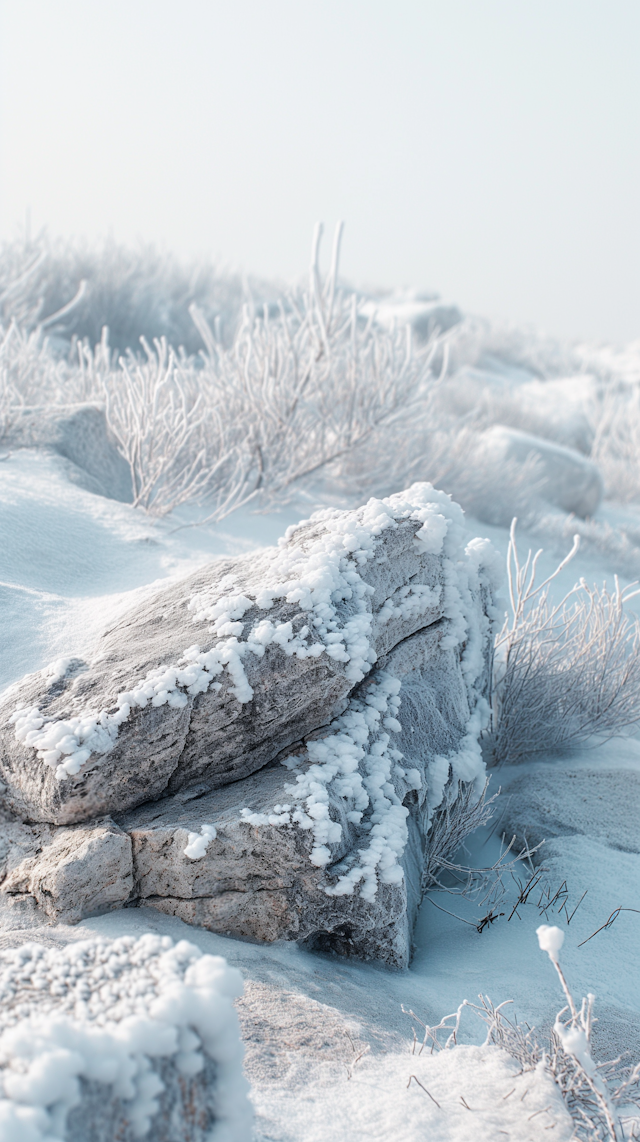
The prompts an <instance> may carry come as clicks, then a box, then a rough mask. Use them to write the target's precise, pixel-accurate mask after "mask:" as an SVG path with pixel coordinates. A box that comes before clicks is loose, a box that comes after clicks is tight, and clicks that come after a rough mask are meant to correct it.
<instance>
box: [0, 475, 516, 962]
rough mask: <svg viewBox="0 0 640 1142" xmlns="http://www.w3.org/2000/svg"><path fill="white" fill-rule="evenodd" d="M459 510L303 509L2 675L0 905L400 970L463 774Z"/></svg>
mask: <svg viewBox="0 0 640 1142" xmlns="http://www.w3.org/2000/svg"><path fill="white" fill-rule="evenodd" d="M461 522H462V517H461V512H460V511H459V509H458V508H456V507H455V505H452V504H451V502H450V501H449V499H448V497H446V496H444V494H442V493H438V492H435V491H434V490H433V489H432V488H430V486H429V485H416V486H415V487H414V488H413V489H410V490H409V492H406V493H403V494H402V495H400V496H397V497H390V499H389V500H387V501H383V502H382V501H371V502H370V503H369V504H368V505H367V506H366V507H365V508H363V509H360V510H359V511H358V512H351V513H348V512H338V513H336V512H329V513H322V514H320V515H319V516H317V517H314V519H312V520H311V521H308V522H307V523H305V524H303V525H300V526H299V527H297V528H295V529H293V530H292V531H291V532H290V533H289V534H288V536H287V538H286V541H285V542H284V543H283V544H282V545H281V547H280V548H278V549H272V550H269V551H266V552H260V553H257V554H256V555H254V556H248V557H243V558H241V559H235V560H222V561H220V562H219V563H217V564H214V565H211V566H210V567H207V568H205V569H204V570H201V571H200V572H198V573H197V574H196V575H194V576H191V577H190V578H189V579H187V580H184V581H182V582H181V583H180V584H178V585H173V586H170V587H168V588H165V589H163V590H162V591H159V592H157V593H156V594H154V595H153V597H152V598H151V599H148V600H147V601H146V603H144V604H143V605H142V606H141V608H140V609H139V610H138V611H136V612H132V613H131V614H129V615H128V616H126V618H125V619H124V620H121V621H120V622H119V623H118V624H117V625H116V626H115V627H114V628H112V629H111V630H109V631H107V632H105V635H104V636H103V638H102V639H101V641H100V644H99V646H98V648H97V650H96V653H95V655H94V656H93V658H92V661H91V663H83V662H80V661H78V660H69V661H68V662H67V663H66V664H64V668H58V669H57V671H56V672H55V673H54V675H53V676H52V675H51V674H49V675H47V674H46V672H43V674H42V675H38V676H35V675H34V676H31V677H30V678H28V679H26V680H25V681H24V682H23V684H22V685H21V686H20V687H18V688H14V689H13V691H12V693H11V694H9V695H8V696H7V697H6V698H5V704H4V711H5V714H4V727H3V731H2V755H1V762H2V766H3V777H4V780H5V782H6V785H7V790H6V793H5V797H4V801H5V812H6V813H7V814H9V815H13V816H12V818H11V820H12V822H13V823H12V824H11V828H12V829H13V830H14V833H13V834H12V836H13V840H12V849H11V852H10V853H9V856H8V858H7V868H6V871H5V878H4V882H3V883H2V885H1V886H0V894H1V895H2V897H3V898H4V899H5V900H9V899H12V900H13V901H17V900H18V898H20V900H21V901H22V902H23V904H24V905H25V906H26V904H28V903H29V902H31V904H32V906H33V907H35V908H37V909H39V910H40V911H41V912H42V913H44V914H45V915H46V916H47V917H49V918H50V919H53V920H56V919H65V920H68V921H69V920H70V921H73V920H77V919H79V918H80V917H81V916H83V915H88V914H90V913H91V912H95V911H98V910H99V909H101V908H102V909H105V908H111V907H117V906H119V905H122V904H124V903H126V904H127V905H129V906H131V905H135V904H143V905H151V906H153V907H154V908H157V909H159V910H161V911H163V912H167V913H171V914H173V915H177V916H179V917H180V918H182V919H183V920H185V921H187V922H189V923H192V924H196V925H200V926H203V927H207V928H210V929H211V930H214V931H219V932H224V933H231V934H232V935H234V936H239V937H243V938H248V939H255V940H266V941H273V940H277V939H287V940H298V941H304V942H307V943H308V944H310V945H311V946H314V947H318V948H323V949H334V950H336V951H339V952H342V953H352V954H355V955H358V956H360V957H364V958H375V959H381V960H383V961H384V962H386V963H387V964H388V965H390V966H396V967H398V966H405V965H406V964H407V963H408V960H409V954H410V941H411V932H412V928H413V923H414V919H415V915H416V911H417V908H418V905H419V902H420V899H421V894H422V880H423V872H424V866H425V858H426V854H427V851H428V832H429V824H430V819H431V815H432V812H433V810H434V809H435V808H437V806H438V805H439V804H440V803H441V801H442V797H443V796H444V795H445V791H446V795H447V796H450V797H455V795H456V791H457V789H458V784H459V783H460V782H475V783H476V785H477V787H478V789H479V790H480V789H481V788H482V784H483V777H484V766H483V762H482V757H481V752H480V748H479V745H478V735H479V732H480V730H481V729H482V726H483V724H484V719H485V718H486V713H487V711H488V707H487V705H486V702H485V700H484V698H485V695H486V693H487V691H488V686H489V678H490V674H491V649H492V642H493V639H492V622H493V615H494V612H493V605H492V590H493V586H494V585H495V583H494V570H493V562H494V559H495V553H493V552H492V550H491V548H490V545H488V544H487V543H486V541H477V540H474V541H472V543H471V544H470V545H469V546H468V547H465V546H464V543H465V537H464V532H463V529H462V527H461ZM267 616H268V617H267ZM194 636H195V638H196V639H197V642H198V644H199V645H198V646H197V647H196V648H195V649H194V650H193V651H192V652H191V653H190V654H189V655H188V656H187V659H186V660H185V661H186V665H185V664H184V663H183V665H182V666H179V667H174V666H173V665H172V664H175V663H176V662H178V663H179V662H180V658H181V655H184V648H185V647H186V646H188V645H189V643H190V642H193V640H194ZM241 636H242V637H241ZM203 647H204V648H205V649H202V648H203ZM159 663H160V664H162V665H161V666H160V668H159V667H158V664H159ZM149 672H150V673H149ZM145 675H147V682H146V683H145ZM132 678H133V680H134V685H133V686H132ZM127 684H128V690H127V693H126V694H124V695H123V693H122V691H124V690H125V688H126V687H127ZM154 696H155V697H154ZM154 702H155V704H154ZM18 706H20V707H21V708H20V709H16V708H17V707H18ZM100 709H102V710H103V711H104V712H103V714H102V715H101V717H100V718H96V716H95V714H94V715H91V716H90V711H91V710H93V711H94V712H95V711H100ZM88 711H89V712H88ZM114 719H117V725H116V726H115V731H114V727H113V722H114ZM64 735H66V737H65V736H64ZM109 735H111V736H109ZM65 741H66V742H67V745H66V746H65ZM69 743H70V746H69ZM92 750H95V752H92ZM69 763H71V764H69ZM74 767H75V768H74ZM56 770H57V772H56ZM108 813H109V814H113V818H111V817H107V816H105V814H108ZM20 818H21V820H20ZM87 818H89V820H88V821H87ZM83 821H87V823H76V824H73V825H69V824H67V823H68V822H83ZM23 822H27V823H23ZM56 826H58V827H56Z"/></svg>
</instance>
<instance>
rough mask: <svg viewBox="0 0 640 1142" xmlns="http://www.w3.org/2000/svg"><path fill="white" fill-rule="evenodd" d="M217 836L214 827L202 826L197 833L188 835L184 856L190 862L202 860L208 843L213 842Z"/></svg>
mask: <svg viewBox="0 0 640 1142" xmlns="http://www.w3.org/2000/svg"><path fill="white" fill-rule="evenodd" d="M217 835H218V833H217V830H216V827H215V825H203V826H202V828H201V829H200V832H199V833H189V835H188V837H187V847H186V849H184V850H183V851H184V855H185V856H188V857H189V858H190V859H191V860H202V858H203V856H204V855H205V853H206V851H207V849H208V847H209V843H210V842H211V841H215V839H216V837H217Z"/></svg>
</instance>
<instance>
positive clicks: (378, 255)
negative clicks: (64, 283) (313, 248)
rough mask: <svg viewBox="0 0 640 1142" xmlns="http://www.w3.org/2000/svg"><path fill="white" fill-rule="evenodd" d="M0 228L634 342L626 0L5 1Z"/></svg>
mask: <svg viewBox="0 0 640 1142" xmlns="http://www.w3.org/2000/svg"><path fill="white" fill-rule="evenodd" d="M0 37H1V40H0V52H1V58H0V64H1V78H0V85H1V86H0V99H1V103H0V179H1V182H0V236H8V235H11V234H12V233H13V232H15V229H16V227H17V226H18V225H23V220H24V217H25V209H26V207H27V206H30V208H31V217H32V227H33V228H35V229H37V228H39V227H40V226H41V225H43V224H47V225H48V226H49V228H50V229H51V231H52V232H53V233H61V234H65V235H66V234H76V235H85V236H87V237H89V238H91V239H92V238H95V237H97V236H100V235H105V234H107V233H109V232H112V233H113V234H114V235H115V236H116V238H118V239H122V240H124V241H126V242H134V241H136V239H137V238H142V239H151V240H153V241H155V242H157V243H159V244H160V245H162V246H165V247H167V248H170V249H174V250H175V251H176V252H178V253H179V254H187V255H191V254H197V255H202V256H214V257H215V256H217V257H220V258H222V259H224V260H225V261H227V262H228V263H231V264H232V265H234V266H237V267H242V268H243V269H246V270H248V271H253V272H256V273H258V274H263V275H269V276H281V277H286V278H291V277H297V276H299V275H300V274H301V273H303V272H304V270H305V268H306V265H307V262H308V250H309V244H310V235H311V230H312V226H313V223H314V222H315V220H316V219H320V218H321V219H324V220H325V222H326V223H327V225H328V226H329V227H331V226H333V224H334V222H335V220H336V219H337V218H344V219H345V220H346V223H347V229H346V233H345V241H344V256H343V271H344V273H345V275H346V276H348V277H349V278H350V279H351V280H352V281H354V282H357V283H378V284H381V285H388V286H417V287H422V288H433V289H437V290H439V291H440V292H441V293H443V294H444V295H445V296H447V297H451V298H453V299H455V300H457V301H458V302H460V304H461V305H463V306H464V307H465V308H466V309H468V310H472V311H475V312H481V313H487V314H490V315H494V316H502V317H507V318H512V319H514V320H516V321H521V322H522V321H526V322H530V323H533V324H537V325H539V326H542V327H543V328H546V329H547V330H549V331H550V332H557V333H559V334H562V335H566V336H587V337H594V338H611V339H614V340H619V341H623V340H631V339H634V338H638V337H640V224H639V217H638V216H639V211H640V205H639V204H640V130H639V128H640V78H639V77H640V64H639V60H640V2H639V0H438V2H436V0H0Z"/></svg>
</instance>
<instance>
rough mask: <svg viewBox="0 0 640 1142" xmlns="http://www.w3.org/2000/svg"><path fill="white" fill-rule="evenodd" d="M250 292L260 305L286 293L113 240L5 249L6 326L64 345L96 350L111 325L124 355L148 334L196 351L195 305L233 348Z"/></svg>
mask: <svg viewBox="0 0 640 1142" xmlns="http://www.w3.org/2000/svg"><path fill="white" fill-rule="evenodd" d="M82 283H84V286H82V288H81V284H82ZM247 289H250V290H251V292H252V293H253V295H254V296H256V297H258V298H260V299H261V300H275V299H276V298H277V296H278V292H279V291H278V290H277V288H276V287H275V286H273V285H269V284H267V283H265V282H259V281H256V280H253V279H252V280H251V281H250V282H243V280H242V278H241V276H240V275H239V274H234V273H230V272H228V271H226V272H225V271H220V270H218V269H217V268H216V267H215V266H212V265H208V264H205V263H192V264H188V265H183V264H181V263H180V262H179V261H177V259H175V258H174V257H172V256H171V255H169V254H166V253H161V252H160V251H158V250H156V249H155V248H154V247H153V246H144V247H141V248H138V249H127V248H126V247H123V246H120V245H118V244H117V243H115V242H114V241H108V242H105V243H104V244H103V245H102V246H98V247H95V248H89V247H87V246H84V245H82V244H79V243H74V242H70V241H63V240H58V241H53V240H51V239H50V238H49V237H48V236H47V235H46V234H41V235H39V236H38V237H37V238H34V239H32V240H16V241H13V242H5V243H3V244H2V245H1V246H0V322H1V323H3V324H8V323H9V322H10V321H11V320H12V319H15V320H16V321H17V323H18V324H19V325H21V326H22V327H23V328H25V329H27V330H28V331H31V330H33V329H35V328H36V326H42V327H45V328H46V329H47V330H48V331H49V332H50V333H52V334H54V335H55V336H56V338H58V339H60V340H61V341H66V342H67V343H68V342H69V341H71V340H72V339H73V338H76V339H78V340H81V341H82V340H85V339H86V340H87V341H88V342H89V344H90V345H95V344H96V343H97V342H98V341H99V340H100V337H101V333H102V328H103V326H105V325H107V326H108V327H109V332H110V340H111V344H112V345H113V346H114V348H115V349H116V350H117V351H118V352H119V353H123V352H125V350H126V349H129V348H132V349H137V347H138V345H139V343H140V342H139V339H140V337H141V336H143V337H146V339H147V340H148V341H149V342H152V341H153V340H154V338H156V337H157V338H160V337H166V338H167V341H168V342H169V343H170V344H173V345H175V346H179V345H183V346H184V348H185V350H186V351H187V352H188V353H197V352H198V350H199V348H200V338H199V335H198V332H197V330H196V329H195V327H194V325H193V323H192V321H191V318H190V317H189V306H190V305H191V304H192V303H196V304H197V305H198V306H199V307H200V309H201V310H202V311H203V312H204V314H205V315H206V318H207V320H208V321H209V322H210V323H211V324H212V325H213V324H214V323H216V325H217V328H218V330H219V333H220V335H221V337H222V338H223V339H224V341H225V343H227V344H229V343H230V342H231V340H232V339H233V335H234V330H235V327H236V324H237V321H238V317H239V315H240V312H241V309H242V305H243V303H244V301H245V299H246V293H247ZM78 295H79V296H78ZM74 299H75V301H74V304H73V306H69V303H70V302H71V301H72V300H74Z"/></svg>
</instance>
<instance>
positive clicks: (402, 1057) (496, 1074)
mask: <svg viewBox="0 0 640 1142" xmlns="http://www.w3.org/2000/svg"><path fill="white" fill-rule="evenodd" d="M519 1070H520V1068H519V1066H518V1064H517V1063H515V1062H514V1060H513V1059H511V1058H509V1056H508V1055H507V1054H505V1053H504V1052H503V1051H501V1050H500V1049H499V1048H497V1047H476V1046H459V1047H456V1048H455V1049H454V1050H450V1051H441V1052H440V1053H439V1054H437V1055H428V1054H426V1053H425V1054H423V1055H422V1056H420V1057H419V1056H417V1055H411V1054H410V1052H409V1051H408V1050H407V1051H406V1052H405V1053H403V1054H395V1053H390V1054H387V1055H385V1056H384V1057H383V1058H376V1059H371V1058H365V1059H363V1060H362V1061H361V1062H360V1063H358V1064H357V1065H356V1066H355V1067H354V1069H353V1074H352V1077H351V1079H350V1080H349V1081H348V1082H345V1081H343V1082H342V1083H341V1084H340V1090H339V1096H337V1091H336V1087H335V1085H330V1084H329V1083H328V1082H325V1083H322V1082H315V1083H314V1082H312V1083H311V1084H310V1085H309V1086H307V1087H306V1089H305V1088H303V1090H302V1091H299V1090H296V1091H295V1092H293V1091H292V1092H288V1091H287V1090H285V1089H283V1088H282V1087H277V1086H275V1084H274V1088H273V1089H269V1088H268V1087H262V1088H261V1089H260V1092H259V1093H254V1095H253V1101H254V1105H255V1108H256V1115H257V1123H256V1134H255V1138H256V1142H272V1140H273V1139H276V1138H277V1139H278V1142H302V1140H304V1142H325V1139H329V1138H330V1139H335V1140H336V1142H337V1140H338V1139H339V1140H340V1142H382V1140H383V1139H384V1140H385V1142H387V1140H389V1142H390V1140H391V1139H393V1142H419V1140H422V1139H429V1142H499V1139H501V1138H504V1137H509V1138H511V1139H512V1140H513V1142H539V1140H541V1139H546V1138H549V1137H552V1138H554V1139H559V1140H560V1142H569V1139H571V1138H572V1135H573V1130H572V1124H571V1120H570V1117H569V1115H568V1113H567V1111H566V1109H565V1107H564V1105H563V1102H562V1097H561V1095H560V1092H559V1090H558V1088H557V1087H556V1086H555V1084H554V1082H553V1081H552V1079H551V1078H550V1077H549V1075H547V1074H545V1073H544V1071H542V1070H541V1069H540V1070H537V1071H533V1072H529V1073H528V1074H524V1075H523V1074H520V1073H519ZM412 1075H413V1076H415V1078H413V1079H412V1078H411V1076H412ZM416 1080H419V1081H416ZM419 1083H421V1084H422V1086H420V1085H419ZM408 1084H410V1085H408ZM423 1088H426V1090H425V1089H423ZM427 1091H428V1092H429V1093H428V1094H427V1093H426V1092H427ZM463 1099H464V1102H463ZM523 1099H524V1101H523ZM434 1100H435V1101H434ZM436 1103H437V1104H438V1105H436ZM465 1103H466V1104H467V1105H466V1106H465ZM276 1122H277V1123H278V1128H277V1133H276V1132H274V1131H273V1126H272V1124H274V1123H276Z"/></svg>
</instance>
